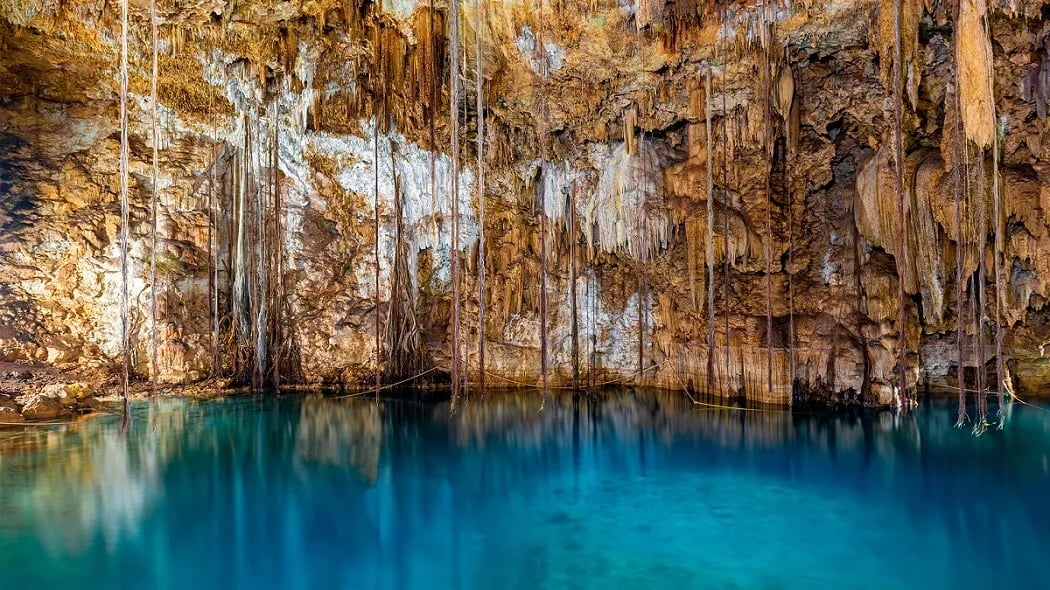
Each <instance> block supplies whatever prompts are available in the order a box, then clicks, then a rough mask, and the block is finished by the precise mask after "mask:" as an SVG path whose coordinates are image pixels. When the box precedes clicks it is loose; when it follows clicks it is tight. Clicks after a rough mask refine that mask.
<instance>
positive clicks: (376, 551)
mask: <svg viewBox="0 0 1050 590" xmlns="http://www.w3.org/2000/svg"><path fill="white" fill-rule="evenodd" d="M538 408H539V399H538V398H537V397H536V396H527V395H521V394H509V393H492V394H489V395H487V396H485V397H483V398H482V397H477V396H473V397H470V398H468V399H467V401H465V402H464V403H462V405H461V406H460V407H459V408H458V410H457V412H455V413H454V414H450V412H449V404H448V401H447V400H429V401H413V400H392V399H391V400H387V399H384V400H380V401H379V402H378V403H377V402H376V401H375V400H374V399H373V398H372V397H371V396H369V397H354V398H344V399H333V398H331V397H324V396H319V395H306V396H278V397H272V396H271V397H262V396H252V397H241V398H229V399H225V400H218V401H193V400H185V399H158V400H156V401H153V402H138V403H136V404H135V405H133V420H132V423H131V427H130V430H129V431H128V432H126V433H124V432H122V430H121V424H120V418H119V417H118V416H103V417H96V418H92V419H89V420H86V421H83V422H81V423H76V424H72V425H49V426H44V425H35V426H33V427H18V428H16V429H13V430H6V431H2V432H0V572H3V574H2V576H3V585H4V587H7V588H34V589H50V588H63V589H68V588H196V589H199V590H204V589H208V588H222V589H230V588H562V587H581V588H649V587H668V588H671V587H674V588H685V587H690V588H695V587H718V588H903V587H912V588H976V587H1022V586H1024V587H1047V585H1050V572H1048V570H1047V568H1046V567H1045V564H1044V563H1043V556H1044V555H1045V553H1046V551H1047V549H1048V548H1050V541H1048V540H1047V537H1046V535H1045V531H1047V530H1050V518H1048V516H1047V511H1046V509H1045V498H1046V497H1047V496H1048V493H1050V475H1048V466H1050V459H1048V458H1050V444H1048V443H1047V441H1048V440H1050V412H1048V411H1047V410H1045V409H1044V408H1042V407H1039V406H1022V405H1017V406H1015V407H1013V408H1008V410H1009V421H1008V423H1007V427H1006V428H1005V429H1004V430H1002V431H997V430H989V431H988V432H986V433H985V434H984V436H981V437H974V436H972V435H971V433H970V431H969V430H968V429H963V430H960V429H956V428H953V425H954V422H955V413H954V412H955V409H954V406H949V405H948V404H946V403H945V404H942V403H939V402H937V401H934V402H927V403H924V404H923V405H921V406H920V407H919V408H918V409H917V410H915V411H913V412H911V413H909V414H907V415H903V416H898V415H896V414H894V413H892V412H885V411H884V412H869V413H863V414H854V415H844V414H830V413H815V414H803V413H800V412H795V413H791V412H784V411H775V410H762V409H754V410H740V409H735V410H731V409H720V408H697V407H694V406H693V404H692V403H691V402H690V401H689V400H688V399H687V398H685V397H684V396H683V395H681V394H671V393H657V392H650V391H634V390H623V391H617V392H610V393H608V394H603V395H601V396H598V397H596V398H589V397H586V396H584V397H581V398H579V399H578V400H574V399H573V398H572V396H571V395H568V394H561V395H557V396H552V397H551V398H550V399H549V400H548V401H547V403H546V405H545V408H544V409H543V411H537V410H538ZM654 585H655V586H654Z"/></svg>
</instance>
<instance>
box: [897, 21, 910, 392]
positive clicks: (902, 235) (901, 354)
mask: <svg viewBox="0 0 1050 590" xmlns="http://www.w3.org/2000/svg"><path fill="white" fill-rule="evenodd" d="M900 5H901V0H893V10H894V12H893V25H894V26H893V29H894V35H895V37H894V63H893V169H894V179H895V181H896V186H895V188H896V191H897V252H898V253H899V254H898V260H897V334H898V336H897V338H898V341H897V352H898V354H897V374H898V392H897V395H898V396H899V402H898V404H903V405H904V406H910V403H911V398H910V397H909V394H908V381H907V379H908V376H907V369H908V365H907V359H908V351H907V347H908V341H907V329H906V328H907V326H906V325H905V308H904V264H905V247H904V245H905V243H906V240H907V233H906V232H907V223H906V222H905V218H904V215H905V210H904V146H903V142H904V139H903V137H902V135H903V132H902V129H901V127H902V121H901V119H902V118H903V116H904V101H903V99H902V97H901V92H902V89H901V86H902V82H901V69H902V67H903V64H902V58H901V55H902V49H901V31H900V19H901V6H900Z"/></svg>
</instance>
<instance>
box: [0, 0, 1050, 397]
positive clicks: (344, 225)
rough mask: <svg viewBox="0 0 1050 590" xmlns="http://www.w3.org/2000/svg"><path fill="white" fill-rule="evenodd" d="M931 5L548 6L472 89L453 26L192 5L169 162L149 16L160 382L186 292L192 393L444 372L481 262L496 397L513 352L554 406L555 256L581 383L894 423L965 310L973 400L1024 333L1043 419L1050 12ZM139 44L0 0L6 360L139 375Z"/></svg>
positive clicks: (143, 182) (172, 68)
mask: <svg viewBox="0 0 1050 590" xmlns="http://www.w3.org/2000/svg"><path fill="white" fill-rule="evenodd" d="M900 4H901V14H900V15H899V16H898V17H897V18H894V15H893V12H892V11H893V6H894V3H893V2H871V1H864V0H834V1H831V2H819V3H818V2H809V1H794V2H772V1H770V2H761V1H756V0H748V1H739V2H718V1H714V0H695V1H694V0H675V1H667V2H665V1H662V0H578V1H577V0H549V1H547V2H544V4H543V6H542V18H541V14H540V11H541V8H540V6H539V3H538V2H536V1H526V2H518V1H513V2H509V1H508V2H484V3H483V5H482V8H483V9H484V10H483V11H482V14H481V15H480V17H481V18H478V17H479V15H478V14H477V11H478V9H479V5H478V4H477V3H475V2H470V1H467V2H463V3H462V4H461V5H460V10H459V18H460V27H459V28H460V31H461V38H462V43H461V45H460V50H461V51H462V57H461V59H460V60H459V62H460V63H461V64H462V67H461V70H460V72H459V74H460V76H461V80H462V84H461V87H462V91H461V92H460V93H459V96H458V97H450V90H451V84H450V74H451V73H452V72H450V66H451V64H452V63H453V60H452V59H451V56H450V51H451V48H452V47H453V45H452V44H451V43H450V36H449V31H450V29H451V16H450V15H451V14H452V11H450V9H449V6H448V5H447V3H446V2H444V1H439V2H434V3H430V2H426V1H418V2H412V1H390V0H386V2H385V3H383V4H379V3H373V2H369V1H367V0H342V1H341V2H340V1H338V0H316V1H310V2H298V3H295V2H272V1H265V0H248V1H242V2H226V1H224V0H215V1H212V2H206V3H201V2H190V3H185V2H177V3H172V2H171V1H170V0H162V1H160V2H159V4H158V5H157V10H158V15H159V17H158V23H159V40H160V41H159V45H158V49H159V71H160V75H159V78H158V84H159V103H158V104H157V105H156V106H157V111H158V114H159V127H160V132H159V133H158V134H157V135H156V136H154V134H153V133H152V130H151V113H152V111H153V106H154V105H153V103H152V101H151V99H150V68H151V36H150V21H149V6H148V3H144V2H135V3H132V4H131V6H130V12H131V23H132V28H131V30H130V47H129V52H130V57H131V63H130V76H131V77H130V93H131V94H130V97H129V105H130V122H129V123H130V149H131V162H130V172H131V191H130V207H131V225H130V234H131V237H130V249H129V257H130V281H129V284H130V300H131V304H132V309H131V318H132V326H131V331H132V342H133V368H134V372H135V374H136V375H137V376H139V377H143V378H146V377H149V375H150V373H151V371H152V368H151V362H150V358H151V349H152V342H153V339H152V334H153V330H152V322H151V311H150V307H151V301H150V300H151V293H152V292H153V290H154V286H155V290H156V293H157V299H156V305H157V318H158V323H157V334H158V337H157V352H158V357H159V364H158V367H157V375H156V377H157V379H158V380H159V381H161V382H184V381H192V380H197V379H202V378H205V377H207V376H209V375H216V374H217V375H227V376H229V375H232V376H236V377H239V378H241V379H243V380H244V381H248V380H253V379H254V380H255V381H257V382H272V381H279V382H281V383H289V382H305V383H322V382H323V383H344V384H354V383H362V382H370V380H371V379H372V375H374V374H375V372H376V371H377V367H378V371H380V372H381V373H383V375H384V376H385V378H386V379H387V380H388V381H397V380H399V379H402V378H405V377H408V376H411V375H413V374H416V373H419V372H422V371H424V370H427V369H432V368H437V369H438V372H440V370H444V369H447V368H448V367H449V357H450V352H449V351H450V341H451V338H452V328H451V326H450V316H451V312H450V310H451V308H452V305H451V296H450V293H451V284H450V281H451V278H452V275H451V274H450V266H451V260H452V257H453V256H459V257H460V260H461V261H462V270H463V272H462V289H461V291H462V293H463V307H462V310H463V311H462V320H463V321H462V328H461V330H460V332H461V334H462V335H463V339H464V341H465V343H466V344H465V348H466V353H467V357H468V359H467V360H468V363H469V366H470V367H471V368H470V374H471V376H472V379H474V380H476V379H477V377H478V362H477V353H478V342H479V339H481V338H484V340H485V342H486V369H487V371H488V372H489V373H490V375H489V377H488V382H489V384H490V385H506V384H511V383H517V384H535V383H536V382H537V380H538V378H539V372H540V341H541V335H540V317H539V306H540V299H541V297H540V283H541V281H540V277H541V274H542V269H543V268H544V266H545V267H546V269H547V272H546V274H547V284H548V289H547V316H548V317H547V323H548V333H547V343H548V349H549V359H550V361H549V364H550V371H551V379H552V383H554V384H556V385H566V384H568V383H570V382H571V380H572V376H573V365H574V362H573V360H574V358H578V359H579V361H578V365H579V374H580V375H581V379H583V380H584V381H585V382H587V383H595V382H605V381H609V380H613V379H623V380H626V381H628V382H633V383H645V384H653V385H660V386H666V387H673V388H685V387H689V388H694V389H699V390H705V389H709V390H711V391H712V392H714V393H719V394H722V395H740V394H743V395H746V396H747V397H748V398H750V399H755V400H761V401H774V402H787V401H790V400H791V398H792V387H791V383H792V382H794V384H795V387H794V391H795V395H796V396H797V395H802V394H824V395H827V394H834V395H836V396H841V395H846V396H853V397H855V398H858V399H863V400H864V401H867V402H870V403H889V402H890V401H891V400H892V399H893V394H894V389H893V387H894V385H895V384H896V383H897V376H896V375H897V369H898V367H897V365H898V350H899V347H900V346H902V344H903V345H905V346H906V350H907V354H906V359H907V361H906V364H907V369H906V371H905V372H906V377H907V382H908V384H909V386H915V385H916V384H917V383H919V382H920V380H921V381H926V382H929V383H932V384H934V385H952V386H954V385H955V383H956V382H957V377H958V374H959V365H960V363H959V355H958V352H957V349H956V342H957V326H958V323H957V318H959V317H960V313H961V314H962V317H963V320H964V321H963V322H962V325H963V334H962V352H963V354H962V365H963V366H964V367H965V368H966V370H967V372H968V373H969V374H970V375H971V378H972V377H973V374H974V372H975V370H976V368H977V367H987V369H988V371H989V374H991V373H992V372H994V363H995V361H994V356H995V346H994V341H995V337H996V330H997V325H996V324H997V321H996V319H997V317H998V318H999V322H998V323H999V324H1000V325H999V327H998V329H1000V330H1001V331H1002V332H1001V333H1002V336H1003V345H1004V357H1005V358H1007V359H1008V365H1007V366H1008V369H1009V372H1010V375H1011V378H1012V379H1013V382H1014V384H1015V385H1016V386H1017V387H1018V388H1020V389H1022V390H1025V391H1029V392H1031V391H1038V390H1039V388H1040V387H1042V386H1044V385H1045V384H1046V383H1047V381H1048V379H1050V371H1048V367H1050V364H1048V363H1047V361H1046V360H1044V352H1045V351H1044V347H1045V346H1046V345H1047V344H1048V343H1050V327H1048V323H1050V315H1048V313H1047V311H1046V309H1045V307H1046V301H1047V299H1046V298H1047V294H1048V287H1050V285H1048V280H1050V256H1048V255H1047V254H1046V252H1048V251H1050V220H1048V219H1047V212H1048V211H1050V184H1048V183H1050V167H1048V166H1050V132H1048V131H1047V126H1046V124H1045V118H1046V114H1047V100H1048V98H1050V57H1048V51H1050V22H1048V20H1047V19H1048V18H1050V14H1048V10H1047V8H1046V7H1045V6H1043V5H1042V3H1041V2H1036V1H1023V0H1001V1H994V0H988V1H987V2H986V1H985V0H962V2H961V3H959V7H958V9H957V13H958V16H957V17H955V18H953V14H954V13H955V12H956V9H954V7H953V5H954V4H955V3H954V2H944V1H936V0H925V1H920V0H901V2H900ZM479 22H480V27H479V26H478V23H479ZM985 23H987V24H988V25H990V31H986V29H985ZM119 30H120V18H119V6H118V4H116V3H113V2H108V3H102V2H94V1H82V0H73V1H69V2H61V3H54V2H43V1H40V0H17V1H15V0H2V2H0V204H2V205H0V231H2V234H0V277H2V279H0V360H6V361H17V360H34V361H39V362H46V363H49V364H53V365H56V366H65V365H68V364H76V365H80V366H93V367H100V368H103V369H112V370H116V367H117V363H119V359H120V342H121V338H120V332H121V327H120V322H119V316H120V310H119V307H120V299H121V277H120V267H119V241H118V235H119V230H120V215H119V203H118V195H119V174H118V152H119V139H120V138H119V125H120V122H119V109H118V103H119V93H118V89H119V84H118V82H117V68H118V61H119V60H118V57H119ZM989 33H990V35H989ZM479 41H480V44H481V51H480V55H481V57H482V62H483V71H484V80H483V88H484V92H483V97H482V104H483V113H484V116H485V133H484V137H483V140H484V141H483V143H484V146H485V154H484V162H485V169H484V186H483V187H480V190H479V187H478V183H477V182H476V179H477V178H479V176H480V175H479V168H478V164H477V151H476V144H475V141H476V139H477V129H478V125H477V121H478V114H479V113H478V110H477V106H476V104H477V103H476V97H475V94H474V91H473V89H474V84H475V81H476V72H477V63H476V57H475V56H476V49H477V44H478V43H479ZM897 52H899V53H900V55H901V62H900V63H901V67H900V68H899V73H900V75H899V79H900V89H901V93H900V101H899V102H900V121H901V126H900V127H901V136H902V146H901V147H902V152H903V154H904V158H903V160H904V162H903V166H902V176H903V184H904V189H905V192H904V195H903V199H904V203H903V209H904V211H905V218H904V220H903V223H902V220H901V219H900V216H899V214H898V211H899V207H900V206H901V204H900V201H899V198H900V197H901V195H899V193H898V190H897V184H896V182H897V177H896V173H895V166H894V155H893V154H894V149H893V147H894V146H893V138H894V133H893V129H894V127H895V120H896V119H897V117H896V116H895V112H897V111H896V107H895V104H896V101H895V100H894V92H893V85H894V83H895V80H896V79H897V78H898V76H897V75H896V74H897V72H896V71H895V69H894V63H895V59H894V55H895V54H896V53H897ZM955 64H958V70H959V74H958V79H959V80H960V82H961V84H956V83H955V80H956V75H955V73H954V72H955ZM708 81H710V82H708ZM708 83H709V84H710V90H708V89H707V87H708ZM957 94H958V96H957ZM450 98H455V99H456V100H453V101H452V103H453V104H454V106H450ZM452 112H456V113H458V116H459V118H460V125H459V129H460V131H461V134H460V138H459V145H460V147H461V153H460V158H459V160H460V163H461V166H460V173H459V177H458V188H459V194H458V196H457V198H458V200H459V201H458V212H459V216H458V218H453V216H452V197H451V188H450V187H451V186H452V182H451V180H452V178H451V175H452V169H453V165H452V158H451V146H452V142H451V138H450V130H451V128H452V125H451V113H452ZM708 137H710V141H709V140H708ZM155 145H156V146H157V147H158V148H159V169H160V173H159V176H158V178H157V182H156V184H155V185H154V184H153V179H152V161H151V156H152V150H153V147H154V146H155ZM960 146H961V149H960ZM996 148H998V153H999V157H998V158H997V160H998V162H997V163H998V169H999V174H1000V182H999V185H1000V190H999V193H1000V195H1001V200H1000V203H999V204H1000V208H1001V210H1000V211H999V212H1000V213H1001V216H1000V218H999V219H1000V220H1001V221H1000V222H999V223H998V224H997V218H996V217H995V213H996V209H995V208H994V205H995V199H994V195H993V182H992V177H993V176H992V175H993V171H994V169H995V164H996V162H995V160H996V159H994V158H993V152H994V150H996ZM543 155H545V156H546V157H545V158H541V156H543ZM709 185H710V189H709ZM957 187H958V188H957ZM957 193H958V194H961V198H960V204H959V207H958V211H959V214H958V216H957V215H956V205H955V203H956V197H955V195H956V194H957ZM154 194H155V195H156V198H157V199H158V201H159V206H158V209H157V211H156V213H157V216H158V224H157V227H156V231H157V236H158V246H157V248H156V250H155V251H154V250H153V249H152V247H151V246H152V226H151V223H150V222H151V218H152V212H151V210H150V203H151V199H152V198H153V196H154ZM479 199H483V200H484V204H485V217H484V239H485V259H484V262H483V264H484V268H485V270H486V281H485V288H484V297H483V299H484V301H483V303H479V299H478V282H477V280H478V276H479V272H478V271H479V264H478V262H477V252H478V237H479V235H480V234H481V233H482V232H481V229H482V228H481V208H480V206H479V205H480V201H479ZM709 200H710V201H711V202H710V203H709ZM541 202H543V203H544V204H545V206H544V207H543V208H542V209H541V208H540V205H539V204H540V203H541ZM377 203H378V210H377V209H376V204H377ZM709 210H710V212H711V213H710V215H709V213H708V211H709ZM982 210H983V215H984V217H985V223H984V225H983V226H982V225H981V224H980V223H979V220H980V217H981V215H982ZM377 215H378V226H377V224H376V222H375V219H376V216H377ZM541 219H545V223H543V224H541V223H540V221H541ZM709 220H710V223H709ZM454 224H456V225H458V231H459V245H460V250H459V251H458V252H455V253H454V252H453V248H452V239H451V235H452V227H453V225H454ZM997 225H998V229H999V230H1000V231H999V234H1000V236H1001V240H1000V242H1001V244H1000V247H998V248H997V247H996V240H995V235H996V228H997ZM377 227H378V233H377V231H376V229H377ZM541 227H546V230H547V231H548V240H547V242H548V246H549V248H548V257H547V260H546V261H545V262H544V261H542V260H541V255H540V254H541V244H540V242H541V239H540V231H541ZM901 227H903V228H904V230H905V231H904V233H903V238H901V235H902V234H901V232H900V229H901ZM982 229H983V230H984V235H981V230H982ZM377 240H378V245H379V248H378V292H377V290H376V285H377V279H376V273H377V264H376V262H377V260H376V248H375V245H376V243H377ZM902 243H903V248H904V249H903V251H901V244H902ZM709 252H710V255H709ZM960 255H961V256H962V260H961V262H962V264H961V268H962V275H961V276H962V277H963V281H964V288H963V301H962V302H960V301H959V297H958V294H957V285H958V281H959V277H960V275H959V272H958V268H959V267H960V265H959V264H958V262H959V257H960ZM997 256H998V257H999V261H1000V262H1001V272H1000V273H999V274H998V275H996V273H995V271H994V268H995V266H996V265H995V262H996V257H997ZM981 257H983V258H984V260H985V264H984V265H983V266H984V274H983V277H984V280H983V283H984V287H985V289H984V290H985V299H984V305H974V303H973V302H974V301H976V300H977V298H978V297H979V295H980V293H979V292H980V289H979V286H980V282H981V281H980V279H979V277H978V275H979V274H980V273H979V268H978V260H979V259H980V258H981ZM154 261H155V264H156V277H155V279H153V278H151V276H150V265H151V262H154ZM898 274H899V275H900V276H902V277H903V282H904V294H905V309H904V318H905V325H904V329H903V343H902V338H901V333H902V329H901V326H900V325H899V323H900V322H899V317H898V313H899V305H898ZM572 277H575V283H573V282H571V281H572ZM997 279H998V280H997ZM572 293H575V309H574V307H573V298H572V297H570V294H572ZM997 294H998V295H999V302H1000V305H999V306H998V307H999V310H998V312H997V311H996V309H997V306H996V295H997ZM709 295H710V296H711V297H710V298H709ZM377 303H378V305H377ZM480 304H483V305H484V306H485V308H486V310H487V312H486V318H485V319H486V321H485V325H484V327H483V329H481V330H479V329H478V325H477V317H478V308H479V305H480ZM710 304H713V306H712V305H710ZM712 311H713V316H712V313H711V312H712ZM574 314H575V317H576V318H577V321H576V329H575V331H574V330H573V324H574V322H573V321H572V318H573V316H574ZM982 318H983V319H982ZM712 319H713V321H714V322H713V323H714V344H715V347H714V349H711V347H710V346H709V339H710V334H711V331H710V327H711V325H712ZM377 322H379V326H378V330H377V326H376V323H377ZM979 324H981V325H983V326H984V331H983V333H984V340H985V342H986V346H985V347H984V348H985V352H984V357H983V358H981V357H979V353H978V347H977V342H978V330H977V326H978V325H979ZM377 332H378V334H379V336H380V338H379V340H380V347H379V350H377V349H376V334H377ZM574 341H575V342H577V343H578V344H577V345H576V346H574V344H573V343H574ZM574 351H575V352H574ZM792 371H793V374H791V373H792ZM435 374H437V373H431V374H430V376H433V375H435ZM989 379H990V382H992V381H991V380H992V379H994V378H993V377H991V376H990V377H989ZM993 388H994V384H993Z"/></svg>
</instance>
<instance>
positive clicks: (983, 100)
mask: <svg viewBox="0 0 1050 590" xmlns="http://www.w3.org/2000/svg"><path fill="white" fill-rule="evenodd" d="M987 12H988V7H987V3H986V0H959V6H958V13H957V20H956V21H955V32H954V36H955V39H956V40H957V41H956V43H955V58H956V68H957V76H958V82H959V83H958V89H957V91H958V92H959V103H960V115H961V117H962V126H963V130H964V131H965V133H966V137H967V139H969V140H970V141H972V142H974V143H975V144H976V145H977V146H978V147H982V148H986V147H989V146H990V145H991V144H992V141H993V138H994V136H995V107H994V102H995V100H994V97H993V96H992V87H991V85H989V83H988V81H989V80H990V79H991V77H992V76H994V72H993V68H992V44H991V40H990V39H989V36H988V34H987V32H986V30H985V25H984V22H983V21H984V19H985V18H986V17H987Z"/></svg>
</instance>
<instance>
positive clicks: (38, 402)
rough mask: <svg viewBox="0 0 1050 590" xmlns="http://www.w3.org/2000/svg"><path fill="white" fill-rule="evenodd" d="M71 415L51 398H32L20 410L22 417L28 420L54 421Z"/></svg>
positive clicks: (67, 409)
mask: <svg viewBox="0 0 1050 590" xmlns="http://www.w3.org/2000/svg"><path fill="white" fill-rule="evenodd" d="M70 415H72V412H70V410H69V408H67V407H65V406H63V405H62V404H61V403H59V402H58V401H57V400H54V399H52V398H48V397H43V396H37V397H34V398H33V399H31V400H30V401H29V403H27V404H26V405H25V407H23V408H22V416H24V417H25V418H26V419H28V420H55V419H57V418H67V417H69V416H70Z"/></svg>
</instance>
